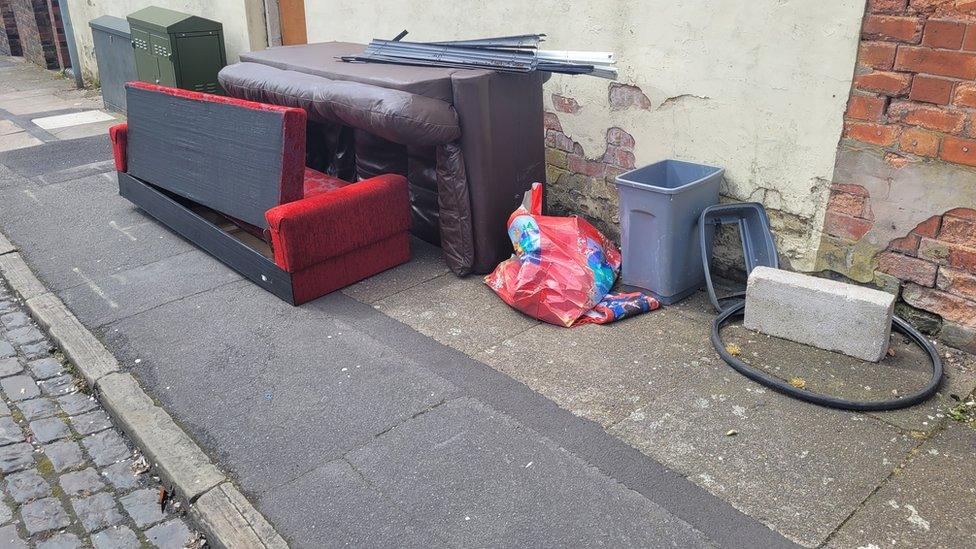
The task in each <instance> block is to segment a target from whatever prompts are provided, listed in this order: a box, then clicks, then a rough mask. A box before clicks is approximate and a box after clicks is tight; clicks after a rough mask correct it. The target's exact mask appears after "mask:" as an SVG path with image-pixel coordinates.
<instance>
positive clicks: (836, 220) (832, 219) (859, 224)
mask: <svg viewBox="0 0 976 549" xmlns="http://www.w3.org/2000/svg"><path fill="white" fill-rule="evenodd" d="M873 224H874V223H873V222H872V221H870V220H867V219H861V218H858V217H851V216H849V215H844V214H842V213H836V212H831V211H829V210H828V211H827V214H826V216H825V217H824V232H826V233H827V234H829V235H832V236H839V237H841V238H846V239H848V240H860V239H861V238H862V237H863V236H864V234H865V233H867V232H868V231H870V230H871V226H872V225H873Z"/></svg>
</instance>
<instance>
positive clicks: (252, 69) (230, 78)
mask: <svg viewBox="0 0 976 549" xmlns="http://www.w3.org/2000/svg"><path fill="white" fill-rule="evenodd" d="M219 79H220V85H221V86H223V88H224V89H225V90H227V92H228V93H229V94H230V95H231V96H233V97H240V98H245V99H250V100H252V101H261V102H266V103H272V104H275V105H285V106H289V107H299V108H302V109H305V111H306V112H308V116H309V119H310V120H313V121H325V122H338V123H340V124H343V125H346V126H351V127H353V128H357V129H361V130H364V131H367V132H369V133H371V134H373V135H376V136H379V137H382V138H383V139H386V140H389V141H393V142H394V143H400V144H402V145H407V144H409V145H420V146H431V145H441V144H444V143H449V142H451V141H454V140H456V139H458V138H459V137H460V136H461V128H460V127H459V126H458V117H457V113H456V112H454V108H453V107H452V106H451V105H450V104H448V103H446V102H444V101H441V100H439V99H434V98H431V97H424V96H421V95H416V94H413V93H409V92H405V91H400V90H393V89H389V88H382V87H377V86H372V85H369V84H361V83H358V82H349V81H343V80H329V79H327V78H323V77H320V76H315V75H311V74H306V73H302V72H295V71H286V70H281V69H277V68H274V67H271V66H268V65H262V64H258V63H236V64H234V65H229V66H227V67H224V68H223V69H222V70H221V71H220V74H219Z"/></svg>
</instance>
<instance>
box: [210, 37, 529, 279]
mask: <svg viewBox="0 0 976 549" xmlns="http://www.w3.org/2000/svg"><path fill="white" fill-rule="evenodd" d="M363 48H364V46H363V45H362V44H350V43H344V42H329V43H321V44H309V45H301V46H284V47H278V48H269V49H267V50H263V51H258V52H251V53H244V54H242V55H241V61H242V62H241V63H237V64H234V65H230V66H227V67H225V68H224V69H223V70H222V71H221V72H220V75H219V80H220V83H221V86H222V87H223V88H224V90H225V91H226V92H227V94H228V95H230V96H232V97H238V98H243V99H249V100H253V101H261V102H265V103H272V104H276V105H286V106H290V107H298V108H301V109H303V110H305V111H306V112H307V113H308V131H307V138H308V146H307V149H306V152H307V155H308V159H307V161H306V163H307V164H308V165H309V166H310V167H312V168H315V169H316V170H319V171H322V172H325V173H329V174H330V175H334V176H336V177H339V178H341V179H345V180H349V181H356V180H362V179H368V178H371V177H373V176H375V175H376V174H379V173H397V174H401V175H404V176H406V177H407V179H408V181H409V189H410V200H411V208H412V218H413V223H412V232H413V234H415V235H416V236H418V237H420V238H422V239H424V240H426V241H428V242H431V243H433V244H435V245H439V246H440V247H441V248H442V250H443V255H444V259H445V261H446V263H447V265H448V267H450V268H451V270H452V271H454V272H455V273H456V274H458V275H464V274H468V273H471V272H475V273H487V272H490V271H491V270H492V269H494V268H495V266H496V265H497V264H498V263H499V262H501V261H502V260H504V259H507V258H508V257H509V256H510V255H511V253H512V250H511V243H510V242H509V240H508V236H507V234H506V231H505V225H506V221H507V219H508V215H509V214H510V213H511V212H512V211H513V210H514V209H515V208H516V207H518V205H519V204H520V203H521V201H522V197H523V195H524V193H525V192H526V191H527V190H529V189H530V188H531V185H532V183H533V182H536V181H544V180H545V149H544V143H543V139H542V135H543V104H542V84H543V82H544V80H545V78H546V77H547V75H546V74H545V73H540V72H532V73H527V74H511V73H498V72H494V71H486V70H465V69H448V68H436V67H418V66H404V65H388V64H387V65H382V64H369V63H344V62H342V61H339V60H338V59H337V57H339V56H344V55H355V54H358V53H360V52H362V50H363Z"/></svg>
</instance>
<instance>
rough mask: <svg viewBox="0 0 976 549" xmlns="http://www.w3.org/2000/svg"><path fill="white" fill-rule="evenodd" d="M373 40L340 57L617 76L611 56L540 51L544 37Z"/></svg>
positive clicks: (424, 64) (379, 61) (396, 62)
mask: <svg viewBox="0 0 976 549" xmlns="http://www.w3.org/2000/svg"><path fill="white" fill-rule="evenodd" d="M406 34H407V31H403V32H401V33H400V34H399V36H397V37H396V38H394V39H393V40H379V39H374V40H373V41H371V42H370V43H369V45H368V46H367V47H366V49H365V50H364V51H363V53H361V54H359V55H350V56H344V57H340V59H341V60H343V61H346V62H350V63H391V64H397V65H420V66H429V67H457V68H464V69H491V70H496V71H504V72H531V71H546V72H555V73H561V74H589V75H591V76H598V77H600V78H609V79H611V80H615V79H616V78H617V69H616V68H615V67H614V66H613V65H614V63H615V62H616V61H615V60H614V55H613V53H611V52H595V51H594V52H590V51H560V50H543V49H539V44H540V43H541V42H542V41H544V40H545V38H546V35H545V34H522V35H518V36H501V37H497V38H481V39H476V40H452V41H447V42H404V41H402V40H401V39H402V38H403V37H404V36H406Z"/></svg>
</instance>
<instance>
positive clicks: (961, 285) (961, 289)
mask: <svg viewBox="0 0 976 549" xmlns="http://www.w3.org/2000/svg"><path fill="white" fill-rule="evenodd" d="M935 286H936V287H937V288H938V289H940V290H942V291H945V292H949V293H950V294H954V295H958V296H960V297H964V298H966V299H969V300H973V301H976V276H974V275H972V274H970V273H967V272H966V271H960V270H959V269H953V268H952V267H941V268H939V276H938V278H937V279H936V281H935ZM974 320H976V319H974Z"/></svg>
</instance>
